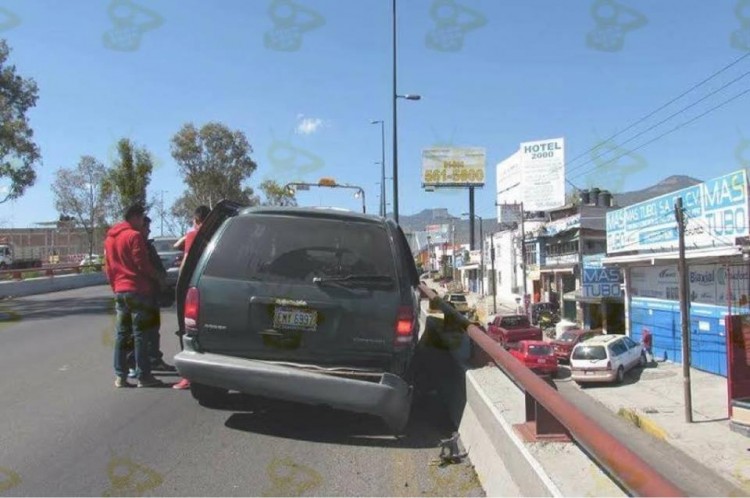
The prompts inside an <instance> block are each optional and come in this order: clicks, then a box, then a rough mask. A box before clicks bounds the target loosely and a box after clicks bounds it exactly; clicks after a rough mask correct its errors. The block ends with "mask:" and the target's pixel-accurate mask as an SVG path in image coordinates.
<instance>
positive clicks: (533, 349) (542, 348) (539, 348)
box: [527, 344, 553, 356]
mask: <svg viewBox="0 0 750 498" xmlns="http://www.w3.org/2000/svg"><path fill="white" fill-rule="evenodd" d="M527 351H528V353H529V355H530V356H550V355H552V354H553V352H552V347H551V346H547V345H542V344H532V345H530V346H528V348H527Z"/></svg>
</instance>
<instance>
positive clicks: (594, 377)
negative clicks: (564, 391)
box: [570, 369, 617, 382]
mask: <svg viewBox="0 0 750 498" xmlns="http://www.w3.org/2000/svg"><path fill="white" fill-rule="evenodd" d="M570 377H571V378H572V379H573V380H574V381H576V382H614V380H615V379H616V378H617V372H615V371H612V370H579V369H573V370H571V371H570Z"/></svg>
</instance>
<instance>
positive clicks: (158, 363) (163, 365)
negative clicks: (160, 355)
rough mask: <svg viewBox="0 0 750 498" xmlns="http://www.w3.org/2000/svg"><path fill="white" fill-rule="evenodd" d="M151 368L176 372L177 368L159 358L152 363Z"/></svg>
mask: <svg viewBox="0 0 750 498" xmlns="http://www.w3.org/2000/svg"><path fill="white" fill-rule="evenodd" d="M151 370H159V371H161V372H176V371H177V369H176V368H175V367H173V366H172V365H169V364H168V363H164V360H162V359H158V360H156V361H154V362H152V363H151Z"/></svg>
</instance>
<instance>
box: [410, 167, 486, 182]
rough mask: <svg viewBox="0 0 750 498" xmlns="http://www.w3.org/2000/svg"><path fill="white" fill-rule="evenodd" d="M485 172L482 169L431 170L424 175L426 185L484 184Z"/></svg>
mask: <svg viewBox="0 0 750 498" xmlns="http://www.w3.org/2000/svg"><path fill="white" fill-rule="evenodd" d="M482 182H484V170H483V169H481V168H476V169H471V168H456V169H453V170H448V169H431V170H427V171H425V173H424V183H482Z"/></svg>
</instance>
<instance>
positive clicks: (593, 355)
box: [571, 345, 607, 360]
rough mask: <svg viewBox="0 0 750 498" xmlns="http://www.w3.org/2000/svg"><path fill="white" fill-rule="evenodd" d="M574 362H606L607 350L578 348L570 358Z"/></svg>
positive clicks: (584, 346)
mask: <svg viewBox="0 0 750 498" xmlns="http://www.w3.org/2000/svg"><path fill="white" fill-rule="evenodd" d="M571 358H572V359H574V360H606V359H607V350H606V349H605V348H604V346H587V345H583V346H578V347H577V348H575V349H574V350H573V355H572V357H571Z"/></svg>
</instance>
